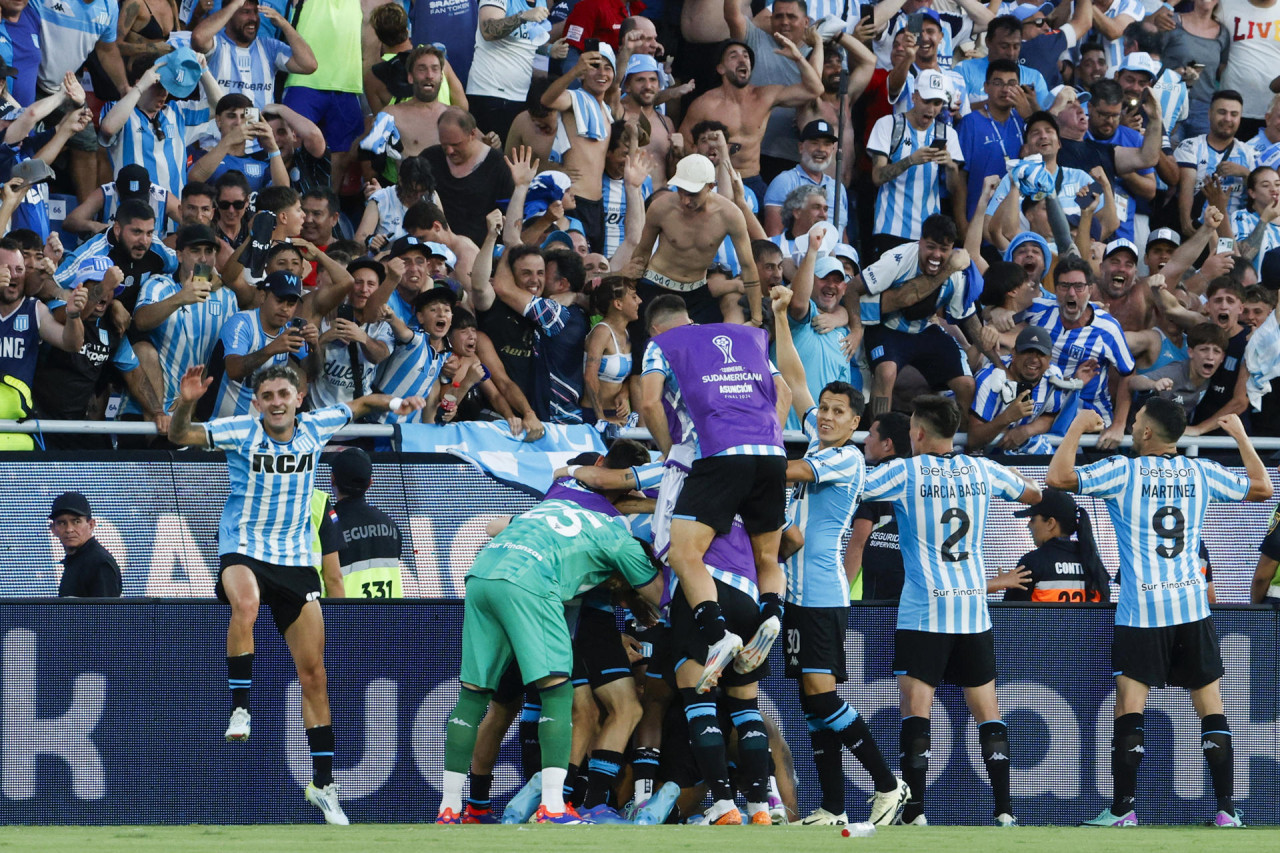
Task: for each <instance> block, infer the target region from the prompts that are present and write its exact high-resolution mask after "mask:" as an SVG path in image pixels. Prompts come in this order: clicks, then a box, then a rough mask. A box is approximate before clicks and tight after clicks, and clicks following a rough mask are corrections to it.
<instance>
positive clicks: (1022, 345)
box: [1013, 326, 1053, 355]
mask: <svg viewBox="0 0 1280 853" xmlns="http://www.w3.org/2000/svg"><path fill="white" fill-rule="evenodd" d="M1027 350H1035V351H1036V352H1038V353H1040V354H1041V355H1052V354H1053V338H1051V337H1049V330H1048V329H1046V328H1045V327H1044V326H1026V327H1024V328H1023V330H1022V331H1021V332H1018V339H1017V340H1015V341H1014V342H1013V351H1014V352H1026V351H1027Z"/></svg>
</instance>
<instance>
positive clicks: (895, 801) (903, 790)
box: [867, 779, 911, 826]
mask: <svg viewBox="0 0 1280 853" xmlns="http://www.w3.org/2000/svg"><path fill="white" fill-rule="evenodd" d="M910 796H911V789H910V788H908V787H907V783H906V782H904V781H902V780H901V779H899V780H898V785H897V787H895V788H894V789H893V790H892V791H884V792H880V791H876V792H875V794H873V795H872V796H871V799H869V800H867V802H868V803H870V804H871V817H870V818H868V820H869V821H870V823H871V825H872V826H888V825H889V824H891V823H893V819H894V818H896V817H897V816H898V812H900V811H902V807H903V806H905V805H906V804H907V799H908V798H910Z"/></svg>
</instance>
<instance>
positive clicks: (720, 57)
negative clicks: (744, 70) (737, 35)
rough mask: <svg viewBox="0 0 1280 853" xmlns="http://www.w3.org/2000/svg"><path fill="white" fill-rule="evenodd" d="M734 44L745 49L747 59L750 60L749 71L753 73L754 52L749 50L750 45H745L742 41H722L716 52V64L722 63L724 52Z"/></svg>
mask: <svg viewBox="0 0 1280 853" xmlns="http://www.w3.org/2000/svg"><path fill="white" fill-rule="evenodd" d="M735 44H736V45H738V46H739V47H745V48H746V49H747V58H748V59H750V60H751V70H752V71H755V70H756V52H755V51H754V50H752V49H751V45H749V44H747V43H746V42H745V41H743V40H742V39H725V40H724V41H722V42H720V49H719V50H718V51H716V64H717V65H718V64H720V63H721V62H722V61H724V52H725V51H726V50H728V49H729V48H731V47H733V46H734V45H735Z"/></svg>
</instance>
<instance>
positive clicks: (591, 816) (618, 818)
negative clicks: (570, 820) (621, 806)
mask: <svg viewBox="0 0 1280 853" xmlns="http://www.w3.org/2000/svg"><path fill="white" fill-rule="evenodd" d="M578 814H579V816H581V817H582V819H583V820H585V821H587V822H588V823H602V824H617V823H631V821H629V820H627V819H626V818H625V817H623V816H622V815H620V814H618V810H617V809H615V808H614V807H613V806H610V805H608V804H606V803H601V804H600V805H598V806H592V807H591V808H589V809H583V810H582V811H580V812H579V813H578Z"/></svg>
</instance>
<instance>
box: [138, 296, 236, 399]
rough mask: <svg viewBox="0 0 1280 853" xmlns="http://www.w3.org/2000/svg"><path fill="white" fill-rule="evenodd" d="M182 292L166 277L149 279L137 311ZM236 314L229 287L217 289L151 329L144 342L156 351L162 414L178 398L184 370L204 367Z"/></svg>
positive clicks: (234, 299) (233, 299)
mask: <svg viewBox="0 0 1280 853" xmlns="http://www.w3.org/2000/svg"><path fill="white" fill-rule="evenodd" d="M181 290H182V285H180V284H178V282H176V281H174V280H173V279H172V278H171V277H169V276H167V275H153V276H151V277H150V278H148V279H147V280H146V281H145V282H143V284H142V290H141V291H140V292H139V294H138V307H139V308H141V307H142V306H143V305H154V304H156V303H159V302H163V301H164V300H166V299H168V298H169V297H170V296H173V295H174V294H176V293H178V292H179V291H181ZM238 310H239V304H238V303H237V301H236V295H235V293H234V292H233V291H232V290H231V288H229V287H219V288H218V289H217V290H214V291H213V292H212V293H210V294H209V298H208V299H207V300H205V301H204V302H197V303H196V304H194V305H183V306H182V307H181V308H179V309H178V310H176V311H174V312H173V313H172V314H170V315H169V316H168V317H166V318H165V319H164V320H163V321H162V322H161V323H160V325H159V326H156V327H155V328H154V329H152V330H151V331H150V332H149V333H148V335H147V339H148V340H150V341H151V343H152V345H153V346H155V348H156V355H157V356H158V357H159V359H160V369H161V370H162V371H163V372H164V407H165V411H168V410H169V408H170V407H171V406H172V405H173V403H174V402H175V401H176V400H177V398H178V386H179V385H180V384H181V383H182V374H184V373H186V372H187V368H189V367H195V366H197V365H202V364H208V363H209V358H210V356H212V355H213V348H214V347H215V346H217V344H218V338H219V336H220V335H221V334H222V327H223V326H224V325H226V322H227V321H228V320H230V319H231V317H232V315H234V314H235V313H236V312H237V311H238Z"/></svg>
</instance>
